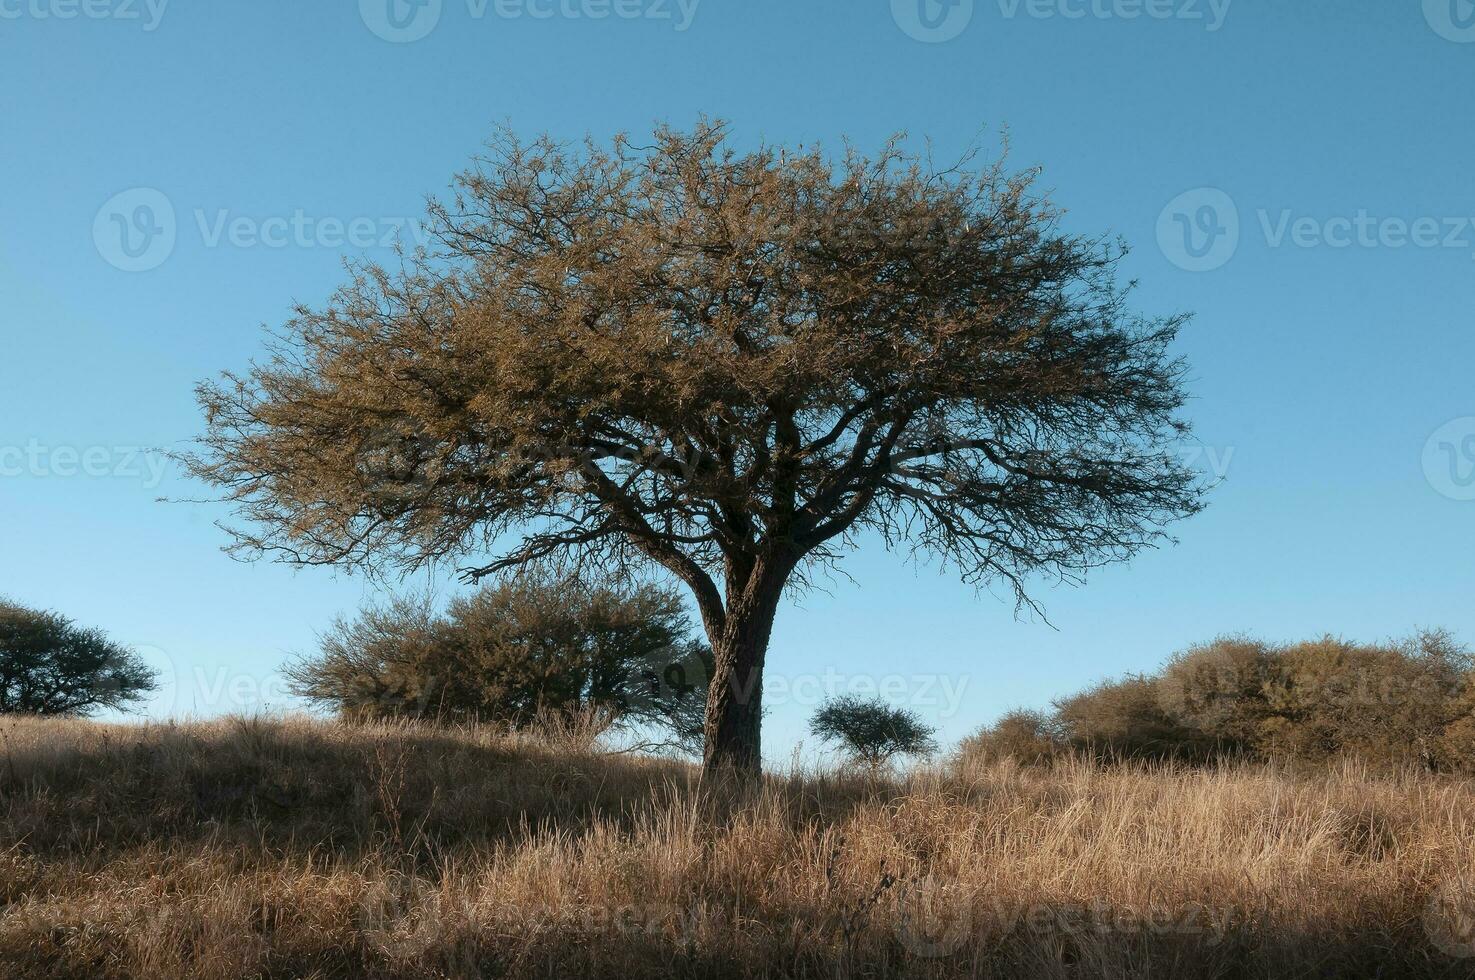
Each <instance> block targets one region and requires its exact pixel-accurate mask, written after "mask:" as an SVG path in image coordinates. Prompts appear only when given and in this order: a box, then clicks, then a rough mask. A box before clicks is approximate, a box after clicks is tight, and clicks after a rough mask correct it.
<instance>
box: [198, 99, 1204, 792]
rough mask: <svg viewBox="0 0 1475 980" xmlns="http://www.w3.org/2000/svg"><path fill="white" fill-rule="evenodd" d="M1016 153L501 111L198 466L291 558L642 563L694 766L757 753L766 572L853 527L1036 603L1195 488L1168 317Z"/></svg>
mask: <svg viewBox="0 0 1475 980" xmlns="http://www.w3.org/2000/svg"><path fill="white" fill-rule="evenodd" d="M1033 176H1034V175H1033V174H1032V173H1024V174H1011V173H1008V172H1006V171H1005V169H1004V168H1003V165H1002V164H1001V163H993V164H989V165H984V166H981V167H979V168H977V170H976V172H975V171H974V170H973V169H972V160H971V158H970V159H969V160H965V161H963V163H961V164H959V165H958V166H956V167H952V168H943V169H939V168H937V167H935V166H933V164H932V162H931V160H930V158H929V157H926V156H920V157H919V156H912V155H909V154H907V153H906V152H905V151H904V150H903V149H901V147H900V145H899V143H897V142H893V143H891V144H888V145H887V146H885V147H884V148H883V149H882V150H881V151H880V153H879V154H877V155H876V156H875V157H874V158H868V157H865V156H862V155H861V154H859V153H857V152H855V151H852V150H849V149H847V150H846V152H845V153H844V154H843V155H841V156H840V157H839V158H838V159H836V158H833V157H830V156H827V155H825V154H824V153H823V152H822V151H821V150H819V149H805V150H802V151H799V152H794V151H791V150H786V149H782V148H779V147H770V146H762V147H759V148H757V149H754V150H752V151H750V152H739V151H738V150H736V149H734V148H733V147H732V146H731V145H730V144H729V142H728V140H727V133H726V130H725V127H724V126H722V125H721V124H713V123H706V122H704V123H702V124H700V125H698V126H697V127H696V128H695V130H694V131H692V132H678V131H676V130H673V129H670V128H666V127H662V128H660V129H658V130H657V131H656V133H655V136H654V140H653V141H652V143H651V145H650V146H647V147H637V146H635V145H634V144H632V143H631V142H630V141H628V140H626V139H624V138H620V139H617V140H615V141H614V143H613V145H612V146H610V147H608V148H603V147H599V146H596V145H594V144H592V143H589V144H586V145H585V146H584V147H583V149H582V151H579V150H574V149H570V148H569V147H566V146H564V145H561V144H558V143H555V142H553V141H551V140H549V139H546V138H545V139H542V140H539V141H537V142H535V143H532V144H525V143H522V142H519V141H518V140H517V139H516V138H514V137H512V136H510V135H504V136H502V137H501V138H499V139H497V140H496V141H494V142H493V144H492V145H491V148H490V152H489V153H488V154H487V155H486V156H484V157H482V158H480V159H478V160H476V161H475V163H474V164H473V165H472V167H471V168H470V169H469V170H468V171H467V172H465V173H463V174H462V175H461V176H460V177H459V179H458V181H457V189H456V193H455V196H454V198H453V199H452V200H450V201H449V202H437V203H435V204H434V205H433V206H432V208H431V213H430V217H431V222H430V224H431V228H432V230H433V232H434V235H435V239H436V241H437V242H438V246H437V247H436V249H435V250H434V251H432V252H426V253H422V254H417V255H415V256H409V257H407V259H406V262H405V264H404V265H403V267H401V268H400V269H398V270H389V269H385V268H381V267H379V266H375V265H366V266H363V267H360V268H357V269H356V270H355V271H354V273H353V275H352V276H351V278H350V280H349V281H348V282H347V283H346V284H345V285H344V286H343V287H342V288H341V289H340V290H339V291H338V293H337V294H336V296H335V297H334V298H333V299H332V300H330V301H329V302H328V303H327V304H326V305H324V306H323V307H321V308H307V307H303V308H300V309H299V310H298V311H297V315H296V317H295V318H294V319H292V320H291V321H290V322H289V323H288V324H287V327H286V329H285V331H284V332H283V334H282V335H281V336H280V337H279V338H278V341H277V343H276V344H275V346H274V348H273V356H272V358H271V359H270V360H269V361H267V362H266V363H263V364H260V365H257V366H256V367H255V368H254V369H253V370H251V371H250V373H249V374H247V375H245V376H237V375H227V376H226V377H225V379H224V380H223V381H222V382H220V383H215V384H207V385H204V386H202V387H201V389H200V392H199V396H200V401H201V403H202V405H203V408H204V410H205V415H206V422H207V431H206V435H205V437H204V442H203V446H204V448H203V450H202V451H201V452H200V453H199V454H197V455H196V456H195V457H194V458H193V459H191V460H190V463H191V466H192V468H193V471H194V473H195V474H196V475H197V476H199V477H201V478H203V479H204V480H205V481H207V482H209V483H210V484H213V485H214V486H215V487H217V488H220V489H221V490H222V491H223V492H224V494H225V496H226V497H227V498H228V499H229V500H230V501H232V502H233V503H234V504H235V505H236V507H237V508H238V515H239V517H240V518H241V519H242V522H241V523H240V524H239V525H238V526H237V528H236V532H237V543H238V545H239V546H240V547H241V548H243V549H245V550H246V551H247V552H250V553H270V554H272V555H274V556H276V557H278V558H280V559H283V560H286V561H289V562H294V563H298V564H331V565H346V566H350V567H368V568H385V567H389V568H395V569H399V570H405V569H414V568H419V567H422V566H424V565H425V564H427V563H429V562H434V561H443V560H446V559H448V558H449V559H457V560H460V559H474V556H480V555H485V554H486V553H487V552H489V551H494V550H495V549H496V548H497V547H498V541H499V540H500V539H502V538H503V536H504V535H509V536H511V537H512V538H513V539H514V540H516V541H517V543H516V544H515V545H514V546H513V547H512V548H511V550H510V551H506V552H504V553H502V554H500V555H499V556H495V557H492V558H490V559H489V560H485V561H481V562H479V563H476V564H471V565H470V566H469V567H467V568H466V573H467V575H468V576H469V577H471V578H479V577H481V576H484V575H488V574H491V573H494V572H497V571H499V570H503V569H509V568H514V567H520V566H523V565H526V564H529V563H535V562H543V561H561V562H567V563H570V564H573V565H575V566H583V565H587V564H589V563H594V564H597V565H599V566H601V567H613V568H617V569H619V568H623V567H624V566H626V565H627V564H630V563H633V562H641V563H643V562H653V563H655V564H658V565H660V566H663V567H664V568H665V569H666V570H668V571H669V572H671V573H672V574H674V575H676V576H677V577H679V578H680V579H681V580H682V581H684V582H685V584H686V585H687V586H688V587H689V588H690V589H691V592H692V594H693V596H694V597H695V600H696V604H697V608H698V610H699V612H700V614H701V619H702V623H703V625H704V627H705V629H706V632H707V636H708V638H709V641H710V643H711V647H712V650H713V654H714V683H713V685H712V688H711V695H710V697H709V699H708V705H707V714H706V721H705V734H706V763H707V765H708V767H709V768H719V767H736V768H739V769H742V770H747V771H752V770H756V769H757V767H758V764H759V758H760V743H759V723H760V719H761V717H762V683H761V680H762V672H763V667H764V661H765V656H766V651H767V648H768V642H769V637H770V634H771V631H772V627H773V622H774V616H775V612H776V610H777V608H778V605H779V600H780V597H781V595H782V594H783V592H784V590H785V588H786V587H787V586H790V585H802V584H803V583H805V582H806V581H807V580H808V578H809V577H810V575H811V574H812V573H813V571H814V570H815V568H816V566H823V565H825V564H826V563H829V562H833V561H835V560H837V559H838V558H839V557H840V556H841V555H842V554H843V553H844V552H845V551H846V550H848V549H849V548H850V547H851V546H852V545H853V544H854V543H855V542H856V540H857V538H858V536H859V535H861V534H862V533H869V534H874V535H876V536H878V537H880V538H881V539H883V540H884V541H885V542H886V543H887V544H888V545H891V546H895V547H898V548H903V549H910V550H912V551H914V552H915V553H917V554H919V555H922V556H929V555H930V556H933V557H935V558H936V559H938V560H939V561H941V562H942V563H943V564H945V565H951V566H953V567H955V568H956V569H957V570H958V571H959V572H960V573H961V574H962V576H963V577H964V578H965V579H966V580H968V581H971V582H974V583H978V584H984V583H988V582H991V581H996V580H1001V581H1003V582H1005V583H1007V584H1008V586H1010V587H1011V588H1012V590H1013V591H1014V593H1015V595H1016V597H1017V599H1018V600H1019V601H1020V602H1021V603H1026V602H1028V598H1027V595H1026V592H1025V583H1026V580H1027V579H1028V578H1030V577H1031V576H1035V575H1045V576H1050V577H1053V578H1058V579H1065V580H1070V581H1079V580H1080V579H1081V578H1082V577H1083V576H1084V575H1085V573H1086V571H1087V570H1088V569H1090V568H1092V567H1094V566H1096V565H1099V564H1102V563H1105V562H1110V561H1117V560H1124V559H1126V558H1128V557H1129V556H1130V555H1132V554H1133V553H1134V552H1136V551H1137V550H1139V549H1140V548H1142V547H1144V546H1147V545H1150V544H1152V543H1153V542H1155V541H1157V540H1159V539H1160V538H1161V536H1162V528H1163V526H1164V525H1165V524H1167V523H1168V522H1170V521H1173V520H1176V519H1178V518H1181V517H1184V516H1186V515H1189V514H1192V513H1194V512H1195V511H1196V510H1197V509H1198V508H1199V506H1200V497H1201V493H1202V489H1203V488H1202V487H1201V485H1200V483H1199V481H1198V479H1197V477H1196V476H1195V474H1194V473H1193V472H1192V471H1191V470H1190V469H1189V468H1188V467H1187V466H1186V465H1184V463H1183V461H1182V460H1181V458H1180V455H1179V453H1178V452H1177V447H1178V446H1179V444H1180V443H1181V441H1182V440H1183V438H1184V437H1185V435H1186V433H1187V428H1186V426H1185V424H1184V423H1183V422H1182V421H1181V419H1180V418H1179V417H1178V410H1179V409H1180V407H1181V406H1182V403H1183V400H1184V394H1183V391H1182V389H1181V386H1180V382H1181V377H1182V373H1183V369H1182V366H1181V365H1180V364H1179V363H1178V362H1177V361H1175V360H1173V359H1172V358H1171V357H1170V355H1169V353H1168V348H1169V345H1170V344H1171V342H1172V341H1173V338H1174V336H1175V334H1176V332H1177V330H1178V327H1179V325H1180V323H1181V320H1180V319H1179V318H1170V319H1165V320H1147V319H1143V318H1141V317H1139V316H1137V315H1135V314H1134V313H1132V312H1131V311H1130V310H1129V308H1128V306H1127V304H1126V300H1125V292H1124V290H1123V289H1122V288H1120V287H1119V284H1118V282H1117V268H1118V261H1119V259H1120V258H1121V255H1122V250H1121V249H1120V248H1118V247H1115V246H1112V245H1110V244H1107V243H1103V242H1101V241H1097V240H1093V239H1088V238H1081V237H1076V236H1073V235H1070V234H1066V233H1065V232H1063V231H1061V230H1060V228H1059V226H1058V224H1057V212H1056V210H1055V209H1054V208H1053V207H1052V206H1051V205H1050V204H1049V203H1048V202H1047V201H1045V200H1044V199H1042V198H1041V197H1038V196H1035V195H1034V194H1033V193H1032V191H1031V181H1032V178H1033Z"/></svg>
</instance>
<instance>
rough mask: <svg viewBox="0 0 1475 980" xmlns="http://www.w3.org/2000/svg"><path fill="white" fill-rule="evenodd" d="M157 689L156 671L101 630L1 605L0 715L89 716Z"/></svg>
mask: <svg viewBox="0 0 1475 980" xmlns="http://www.w3.org/2000/svg"><path fill="white" fill-rule="evenodd" d="M156 687H157V683H156V681H155V672H154V671H153V670H152V669H150V668H149V667H148V665H146V664H145V663H144V662H143V660H142V659H140V658H139V656H138V655H137V654H135V653H134V652H133V651H131V650H129V649H128V648H127V647H124V646H121V645H119V644H117V643H114V642H113V641H111V640H109V639H108V638H107V636H106V635H104V634H103V632H102V631H101V630H96V629H84V628H83V627H80V626H77V625H76V624H75V623H73V622H72V621H71V620H70V619H67V618H66V617H64V616H60V615H58V614H56V613H52V612H42V611H40V610H35V609H27V608H25V607H23V606H18V605H15V604H13V603H10V602H4V601H0V714H11V713H22V714H36V715H87V714H91V713H92V712H93V711H96V710H98V709H100V708H124V707H126V706H128V705H129V704H131V703H133V702H135V701H140V700H142V699H143V698H144V697H145V696H146V695H147V694H148V693H149V692H150V691H152V690H154V689H155V688H156Z"/></svg>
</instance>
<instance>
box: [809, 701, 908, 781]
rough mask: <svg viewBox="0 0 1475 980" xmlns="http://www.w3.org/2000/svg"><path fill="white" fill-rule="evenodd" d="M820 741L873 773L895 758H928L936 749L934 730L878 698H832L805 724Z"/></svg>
mask: <svg viewBox="0 0 1475 980" xmlns="http://www.w3.org/2000/svg"><path fill="white" fill-rule="evenodd" d="M809 731H810V733H811V734H813V735H815V736H817V737H818V738H819V739H820V740H821V741H824V742H831V743H836V744H839V745H840V746H841V747H842V748H843V749H844V750H845V751H846V752H848V753H849V754H850V755H851V757H852V758H853V759H855V760H856V761H857V762H860V763H861V764H863V765H865V766H866V767H868V768H870V769H872V770H876V769H880V768H881V767H882V766H883V765H885V764H886V763H887V762H889V761H891V759H893V758H894V757H896V756H898V755H928V754H930V753H932V752H933V751H935V750H936V749H937V743H936V742H934V741H933V740H932V736H933V735H934V734H935V730H934V729H932V728H929V727H927V726H926V725H924V724H922V721H921V719H920V718H918V717H917V715H916V714H915V713H913V712H910V711H907V710H905V709H903V708H895V707H892V706H891V705H889V704H887V703H886V702H885V701H882V700H881V699H879V698H875V699H871V700H866V699H864V698H860V697H855V696H845V697H838V698H834V699H833V700H831V701H828V702H826V703H825V704H823V705H821V706H820V708H819V710H818V711H816V712H815V713H814V718H813V719H811V721H810V723H809Z"/></svg>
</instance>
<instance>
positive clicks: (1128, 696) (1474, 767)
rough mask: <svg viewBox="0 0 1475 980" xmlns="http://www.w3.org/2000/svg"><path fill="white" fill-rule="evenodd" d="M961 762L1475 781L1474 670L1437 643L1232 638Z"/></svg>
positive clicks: (1008, 732) (988, 743)
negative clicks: (1354, 764)
mask: <svg viewBox="0 0 1475 980" xmlns="http://www.w3.org/2000/svg"><path fill="white" fill-rule="evenodd" d="M961 752H962V754H963V755H964V756H965V757H974V758H983V759H987V758H992V757H997V756H1000V755H1013V756H1014V757H1016V758H1019V759H1021V760H1027V759H1033V760H1036V761H1043V760H1046V759H1049V758H1053V757H1054V756H1055V755H1057V754H1060V753H1064V752H1085V753H1088V754H1092V755H1095V756H1098V757H1111V758H1174V759H1182V760H1188V761H1203V760H1208V759H1216V758H1225V757H1231V756H1232V757H1245V758H1259V759H1287V760H1296V761H1303V762H1325V761H1326V760H1328V759H1331V758H1333V757H1336V756H1348V757H1353V758H1358V759H1363V760H1366V761H1368V762H1372V763H1376V764H1389V763H1391V764H1409V763H1412V764H1416V765H1422V766H1426V767H1429V768H1436V769H1446V770H1456V771H1475V664H1472V660H1471V656H1470V653H1469V651H1467V650H1466V649H1464V648H1463V647H1461V646H1460V645H1459V644H1458V643H1457V642H1455V640H1454V638H1453V637H1451V636H1450V635H1449V634H1448V633H1445V632H1438V631H1433V632H1424V633H1420V634H1417V635H1416V636H1414V637H1413V638H1411V639H1408V640H1403V641H1401V642H1397V643H1375V644H1359V643H1353V642H1349V641H1346V640H1342V639H1338V638H1335V637H1331V636H1326V637H1322V638H1321V639H1318V640H1311V641H1307V642H1303V643H1292V644H1286V645H1280V646H1276V645H1271V644H1267V643H1263V642H1260V641H1258V640H1254V639H1250V638H1246V637H1224V638H1220V639H1217V640H1214V641H1213V642H1211V643H1207V644H1204V645H1201V646H1196V647H1192V648H1190V649H1189V650H1186V651H1184V652H1182V653H1179V654H1177V655H1175V656H1173V657H1172V658H1171V659H1170V660H1169V661H1168V663H1167V664H1166V665H1165V666H1164V668H1163V670H1162V671H1161V672H1160V673H1158V674H1156V675H1153V676H1136V677H1128V678H1125V679H1123V680H1120V681H1108V682H1105V683H1102V684H1099V685H1097V686H1096V687H1093V688H1091V689H1088V690H1086V691H1083V692H1082V693H1080V694H1077V695H1074V696H1071V697H1067V698H1062V699H1060V700H1058V701H1056V702H1055V706H1054V711H1053V712H1051V713H1049V714H1048V715H1045V714H1029V713H1022V714H1018V715H1017V716H1007V717H1006V718H1005V719H1003V720H1001V721H1000V722H999V724H998V725H996V726H993V727H991V728H987V729H984V730H983V731H981V732H979V733H978V734H977V735H975V736H974V737H973V738H971V739H969V740H968V741H966V742H965V743H964V745H963V746H961Z"/></svg>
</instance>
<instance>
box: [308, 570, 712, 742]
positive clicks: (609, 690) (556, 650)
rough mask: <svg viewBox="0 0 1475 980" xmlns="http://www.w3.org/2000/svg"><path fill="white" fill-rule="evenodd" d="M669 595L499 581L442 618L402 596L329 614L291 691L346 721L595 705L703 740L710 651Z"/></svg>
mask: <svg viewBox="0 0 1475 980" xmlns="http://www.w3.org/2000/svg"><path fill="white" fill-rule="evenodd" d="M691 633H692V627H691V623H690V620H689V618H688V617H687V615H686V613H685V611H684V610H683V608H682V605H681V599H680V596H679V595H677V594H676V593H675V592H673V591H671V590H670V589H665V588H660V587H657V586H643V587H638V588H618V587H616V586H614V585H610V584H595V585H586V584H582V583H578V582H569V581H564V580H560V579H556V578H551V577H529V576H519V577H508V578H502V579H500V580H498V581H497V582H495V583H492V584H488V585H485V586H483V587H482V588H481V589H480V590H479V591H477V592H476V593H474V594H472V595H470V596H465V597H461V598H457V599H456V600H455V601H453V602H451V603H450V606H449V608H448V609H447V610H446V612H445V613H444V614H439V613H437V612H436V611H435V610H434V608H433V607H432V604H431V603H430V601H429V600H428V598H425V597H402V598H399V599H396V600H394V601H393V602H391V603H390V604H388V605H386V606H382V607H377V608H370V609H367V610H365V611H364V612H363V613H361V614H360V615H359V616H358V617H356V618H353V619H342V620H339V621H338V622H337V623H336V624H335V625H334V626H333V628H332V629H331V630H329V632H328V633H327V634H326V635H325V636H323V638H322V642H321V645H320V649H319V650H318V652H317V653H316V654H315V655H313V656H310V657H306V658H303V659H300V660H298V661H297V662H295V663H292V664H290V665H288V666H287V667H286V668H285V670H284V673H285V674H286V677H287V680H288V684H289V687H290V689H291V690H292V692H293V693H295V694H297V695H299V696H301V697H303V698H306V699H307V700H309V701H311V702H314V703H316V704H318V705H320V706H324V707H328V708H332V709H334V710H336V711H338V712H340V713H341V714H343V715H344V716H345V717H349V718H355V719H369V718H384V717H406V716H409V717H429V718H436V719H440V720H445V721H470V720H477V721H489V722H495V723H498V724H506V725H510V726H514V727H517V726H523V725H527V724H529V723H531V722H532V721H533V720H534V719H535V718H538V717H539V716H540V715H543V714H545V713H553V714H555V715H559V716H563V717H565V718H567V717H571V716H575V715H579V714H582V713H585V712H591V711H593V712H602V713H605V714H607V715H608V716H609V717H610V718H611V719H612V720H613V721H615V722H617V723H619V724H622V725H625V726H630V727H641V726H654V728H657V729H660V730H663V731H665V732H667V733H669V734H670V736H671V740H672V741H674V742H676V743H679V744H683V745H690V744H691V743H692V742H693V740H695V741H696V742H697V744H700V736H701V719H702V708H703V705H704V703H705V700H706V688H707V685H706V672H707V670H708V669H709V666H710V653H709V652H708V650H707V649H706V646H705V645H704V644H703V643H702V642H701V641H700V640H697V639H694V638H693V637H692V636H691Z"/></svg>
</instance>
